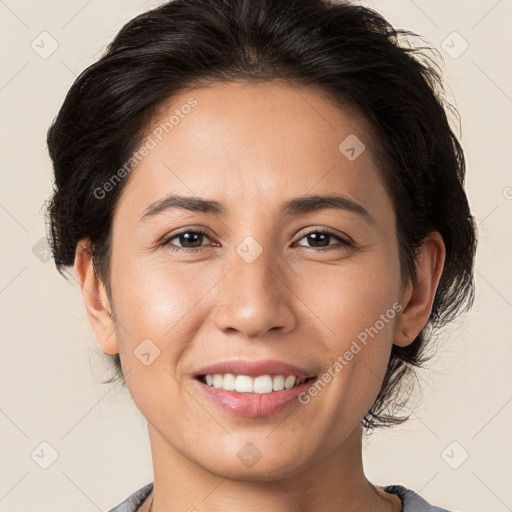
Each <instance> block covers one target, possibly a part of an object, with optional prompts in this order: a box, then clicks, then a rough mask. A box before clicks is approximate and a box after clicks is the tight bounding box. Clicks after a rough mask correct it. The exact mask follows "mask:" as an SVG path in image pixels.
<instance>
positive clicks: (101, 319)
mask: <svg viewBox="0 0 512 512" xmlns="http://www.w3.org/2000/svg"><path fill="white" fill-rule="evenodd" d="M74 267H75V272H76V275H77V278H78V281H79V283H80V287H81V291H82V297H83V300H84V304H85V309H86V311H87V316H88V318H89V322H90V324H91V328H92V330H93V332H94V336H95V338H96V340H97V341H98V343H99V344H100V346H101V348H102V349H103V352H105V353H106V354H111V355H112V354H117V353H118V352H119V347H118V343H117V337H116V333H115V325H114V319H113V316H112V309H111V305H110V302H109V300H108V296H107V293H106V290H105V285H104V283H103V282H102V281H101V279H99V277H98V276H97V275H96V273H95V272H94V268H93V264H92V253H91V249H90V243H89V240H87V239H82V240H80V241H79V242H78V244H77V247H76V251H75V262H74Z"/></svg>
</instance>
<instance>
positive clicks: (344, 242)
mask: <svg viewBox="0 0 512 512" xmlns="http://www.w3.org/2000/svg"><path fill="white" fill-rule="evenodd" d="M186 233H194V234H196V235H204V236H206V237H208V238H209V236H208V233H207V232H206V231H203V230H201V229H197V230H188V231H182V232H181V233H176V234H174V235H172V236H169V237H167V238H165V239H164V240H163V242H162V246H167V247H168V249H170V250H171V251H176V252H202V251H203V250H204V249H206V247H202V246H201V247H173V246H172V244H171V243H170V242H171V240H174V239H175V238H177V237H179V236H181V235H184V234H186ZM312 233H316V234H323V235H330V236H332V237H334V238H336V239H337V240H338V241H339V242H340V243H341V245H342V247H343V248H347V247H354V244H353V243H352V242H349V241H348V240H345V239H344V238H341V237H340V236H339V235H337V234H336V233H334V232H332V231H330V230H328V229H314V230H312V231H309V232H308V233H305V234H304V235H303V236H302V237H301V238H299V241H300V240H302V239H303V238H305V237H307V236H308V235H311V234H312ZM300 247H304V246H300ZM306 249H312V250H313V251H331V250H336V249H340V247H335V246H334V247H333V246H331V245H329V246H327V247H306Z"/></svg>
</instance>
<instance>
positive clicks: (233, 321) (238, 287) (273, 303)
mask: <svg viewBox="0 0 512 512" xmlns="http://www.w3.org/2000/svg"><path fill="white" fill-rule="evenodd" d="M218 298H219V302H220V304H219V305H218V306H217V308H216V311H215V324H216V326H217V327H218V328H219V329H220V330H222V331H224V332H226V333H228V332H230V331H231V332H233V331H234V332H237V333H239V334H241V335H243V336H244V337H246V338H248V339H258V338H262V337H263V336H264V335H265V334H266V333H267V332H268V331H271V330H272V331H278V332H279V333H281V334H284V333H286V332H289V331H291V330H292V329H293V328H294V327H295V324H296V315H295V313H294V311H293V298H294V294H293V292H292V290H291V288H290V285H289V283H287V282H286V277H285V273H284V272H283V271H282V269H280V268H279V264H278V263H277V262H276V260H275V259H274V258H273V256H272V254H271V251H269V250H264V251H263V252H262V253H261V254H260V255H259V256H258V257H257V258H256V259H255V260H254V261H252V262H248V261H246V260H245V259H244V258H243V257H241V256H239V254H238V253H235V255H234V257H233V259H232V264H231V267H230V270H229V272H228V273H227V275H226V276H225V277H224V279H223V280H222V281H221V283H220V287H218Z"/></svg>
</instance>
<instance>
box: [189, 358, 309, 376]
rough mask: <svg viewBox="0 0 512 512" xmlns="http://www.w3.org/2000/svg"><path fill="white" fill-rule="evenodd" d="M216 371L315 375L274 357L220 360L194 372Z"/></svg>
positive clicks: (202, 373)
mask: <svg viewBox="0 0 512 512" xmlns="http://www.w3.org/2000/svg"><path fill="white" fill-rule="evenodd" d="M216 373H219V374H224V373H233V374H235V375H248V376H251V377H257V376H258V375H284V376H288V375H295V376H296V377H299V378H303V379H307V378H309V377H314V376H315V375H314V374H313V373H311V372H309V371H308V370H306V369H305V368H300V367H298V366H295V365H293V364H289V363H285V362H282V361H277V360H275V359H266V360H261V361H250V360H247V359H236V360H232V361H220V362H218V363H214V364H210V365H208V366H204V367H203V368H200V369H199V370H198V371H197V372H196V373H195V376H198V375H214V374H216Z"/></svg>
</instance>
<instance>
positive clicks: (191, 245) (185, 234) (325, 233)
mask: <svg viewBox="0 0 512 512" xmlns="http://www.w3.org/2000/svg"><path fill="white" fill-rule="evenodd" d="M205 237H206V238H209V237H208V233H207V232H206V231H202V230H193V231H192V230H188V231H182V232H181V233H175V234H173V235H171V236H169V237H167V238H166V239H164V241H163V242H162V245H163V246H166V247H168V248H169V249H171V250H172V251H181V252H197V251H202V250H203V246H202V244H201V242H202V241H203V240H204V238H205ZM305 238H307V239H308V243H310V244H313V245H314V247H310V248H311V249H315V250H317V251H329V250H335V249H340V248H346V247H353V243H352V242H350V241H348V240H346V239H344V238H342V237H340V236H339V235H337V234H336V233H334V232H332V231H329V230H326V229H316V230H314V231H310V232H309V233H306V234H305V235H303V236H302V238H300V240H303V239H305ZM174 239H177V240H178V241H179V244H180V246H176V244H174V243H171V241H172V240H174ZM332 239H336V240H337V241H338V242H339V244H338V247H336V244H331V243H329V242H330V241H332ZM315 245H316V247H315ZM333 245H334V247H332V246H333ZM299 247H305V246H304V245H301V244H299Z"/></svg>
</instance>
